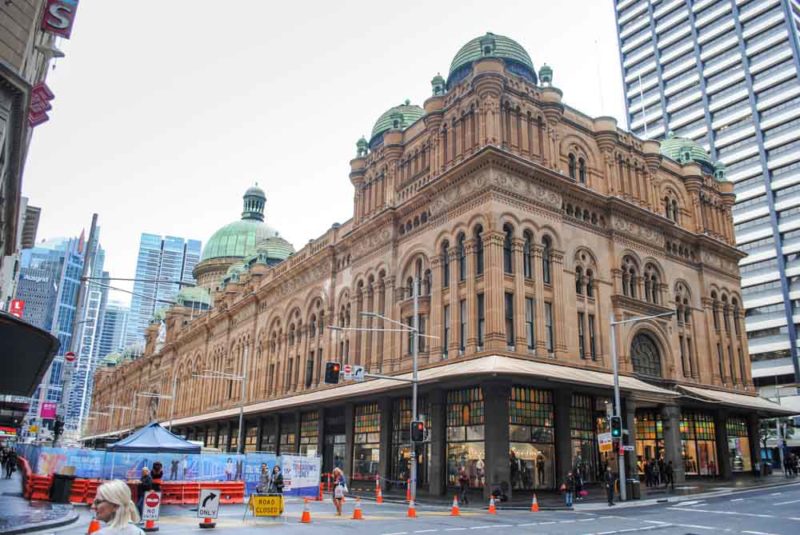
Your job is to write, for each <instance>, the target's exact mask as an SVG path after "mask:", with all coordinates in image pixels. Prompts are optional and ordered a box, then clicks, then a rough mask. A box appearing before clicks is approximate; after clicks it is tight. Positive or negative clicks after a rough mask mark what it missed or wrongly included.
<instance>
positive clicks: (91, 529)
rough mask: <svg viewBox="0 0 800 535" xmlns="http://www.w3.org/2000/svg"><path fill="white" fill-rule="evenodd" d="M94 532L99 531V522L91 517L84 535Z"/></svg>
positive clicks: (90, 534)
mask: <svg viewBox="0 0 800 535" xmlns="http://www.w3.org/2000/svg"><path fill="white" fill-rule="evenodd" d="M95 531H100V521H99V520H97V518H96V517H94V516H93V517H92V521H91V522H89V529H87V530H86V535H92V533H94V532H95Z"/></svg>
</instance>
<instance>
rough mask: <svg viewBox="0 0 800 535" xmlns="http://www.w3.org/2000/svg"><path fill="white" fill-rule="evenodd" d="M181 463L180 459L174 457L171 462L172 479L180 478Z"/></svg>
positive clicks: (170, 473) (170, 476) (170, 472)
mask: <svg viewBox="0 0 800 535" xmlns="http://www.w3.org/2000/svg"><path fill="white" fill-rule="evenodd" d="M179 463H180V461H179V460H178V459H172V460H171V461H170V462H169V478H170V479H171V480H172V481H175V480H176V479H178V464H179Z"/></svg>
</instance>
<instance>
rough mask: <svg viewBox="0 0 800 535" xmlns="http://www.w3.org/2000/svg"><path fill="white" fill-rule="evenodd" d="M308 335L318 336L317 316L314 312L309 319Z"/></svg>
mask: <svg viewBox="0 0 800 535" xmlns="http://www.w3.org/2000/svg"><path fill="white" fill-rule="evenodd" d="M308 336H309V337H311V338H316V337H317V316H316V315H313V314H312V316H311V319H310V320H309V321H308Z"/></svg>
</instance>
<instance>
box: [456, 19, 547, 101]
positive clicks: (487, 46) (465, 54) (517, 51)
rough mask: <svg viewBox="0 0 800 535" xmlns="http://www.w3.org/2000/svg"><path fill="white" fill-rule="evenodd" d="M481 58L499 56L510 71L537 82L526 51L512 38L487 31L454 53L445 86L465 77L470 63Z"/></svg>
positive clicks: (470, 67) (531, 62) (470, 65)
mask: <svg viewBox="0 0 800 535" xmlns="http://www.w3.org/2000/svg"><path fill="white" fill-rule="evenodd" d="M481 58H500V59H502V60H503V61H505V63H506V66H507V68H508V69H509V70H510V71H511V72H513V73H514V74H517V75H519V76H522V77H523V78H526V79H528V80H529V81H530V82H532V83H534V84H535V83H537V81H536V70H535V69H534V68H533V61H531V57H530V56H529V55H528V52H527V51H526V50H525V49H524V48H522V46H520V44H519V43H517V42H516V41H514V40H513V39H509V38H508V37H505V36H504V35H497V34H494V33H492V32H487V33H486V35H482V36H481V37H476V38H475V39H473V40H471V41H469V42H468V43H467V44H465V45H464V46H462V47H461V50H459V51H458V53H457V54H456V55H455V57H454V58H453V61H452V62H451V63H450V74H449V75H448V77H447V88H448V89H450V88H451V87H453V86H454V85H455V84H457V83H458V82H460V81H461V80H463V79H464V78H466V77H467V76H468V75H469V73H470V72H471V71H472V64H473V63H475V62H476V61H477V60H479V59H481Z"/></svg>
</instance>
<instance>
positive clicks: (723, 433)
mask: <svg viewBox="0 0 800 535" xmlns="http://www.w3.org/2000/svg"><path fill="white" fill-rule="evenodd" d="M727 423H728V412H727V411H725V410H722V409H720V410H718V411H716V412H715V414H714V438H715V440H716V442H717V470H718V471H719V476H720V477H721V478H723V479H730V478H731V477H732V476H733V470H732V466H731V457H730V450H728V428H727Z"/></svg>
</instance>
